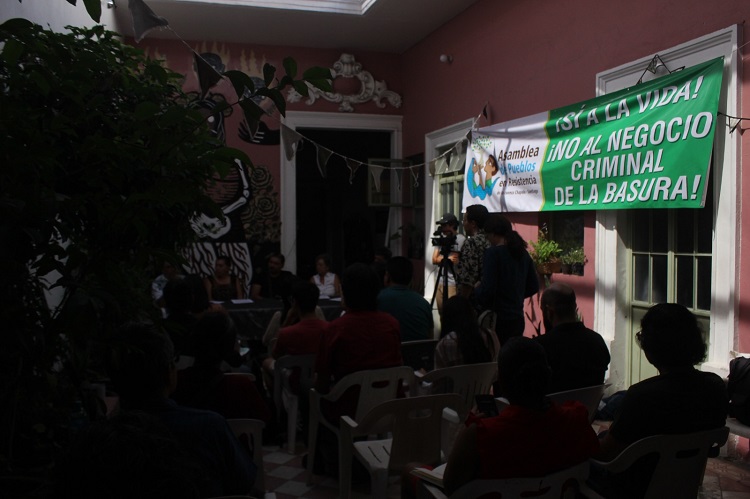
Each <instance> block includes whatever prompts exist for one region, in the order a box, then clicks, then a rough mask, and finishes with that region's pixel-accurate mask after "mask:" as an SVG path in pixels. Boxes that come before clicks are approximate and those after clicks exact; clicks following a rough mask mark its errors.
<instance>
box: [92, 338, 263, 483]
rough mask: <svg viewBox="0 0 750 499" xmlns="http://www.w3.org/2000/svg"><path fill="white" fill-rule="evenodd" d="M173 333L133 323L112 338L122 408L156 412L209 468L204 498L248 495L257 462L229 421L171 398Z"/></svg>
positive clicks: (110, 356)
mask: <svg viewBox="0 0 750 499" xmlns="http://www.w3.org/2000/svg"><path fill="white" fill-rule="evenodd" d="M174 359H175V353H174V347H173V345H172V342H171V340H170V339H169V336H167V335H166V334H164V333H162V332H160V331H158V330H157V329H156V328H155V327H154V326H153V325H150V324H144V323H133V324H128V325H126V326H125V327H123V328H122V329H121V330H120V331H119V332H118V334H116V335H115V337H114V338H113V339H112V341H111V345H110V349H109V351H108V352H107V356H106V359H105V363H106V367H107V373H108V374H109V377H110V379H111V381H112V385H113V387H114V389H115V391H116V392H117V394H118V395H119V397H120V407H121V408H122V410H125V411H130V410H140V411H144V412H147V413H149V414H151V415H154V416H156V417H157V418H159V420H161V422H162V423H163V424H164V425H165V426H166V427H167V429H169V431H170V432H171V433H172V435H173V436H174V437H175V439H176V440H177V442H178V443H179V444H180V445H181V446H182V447H183V448H184V449H185V452H187V454H188V455H189V456H190V459H191V460H192V461H193V462H195V463H196V464H197V465H198V466H199V468H200V469H201V470H202V471H203V473H204V476H205V480H203V481H202V483H201V484H200V485H199V490H200V494H201V496H202V497H212V496H221V495H228V494H247V493H248V492H249V491H250V489H251V488H252V484H253V482H254V480H255V474H256V470H257V468H256V466H255V464H253V462H252V460H251V457H250V455H249V453H248V451H247V449H245V448H243V447H242V445H241V444H240V442H239V440H238V439H237V438H236V437H235V436H234V434H233V433H232V431H231V429H230V428H229V425H228V424H227V422H226V420H225V419H224V418H223V417H222V416H220V415H219V414H216V413H215V412H210V411H204V410H198V409H191V408H187V407H181V406H178V405H177V404H176V403H175V402H174V401H173V400H171V399H170V398H169V395H170V393H171V392H172V391H173V390H174V388H175V384H176V381H177V370H176V369H175V365H174Z"/></svg>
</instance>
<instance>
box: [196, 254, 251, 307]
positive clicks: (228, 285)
mask: <svg viewBox="0 0 750 499" xmlns="http://www.w3.org/2000/svg"><path fill="white" fill-rule="evenodd" d="M203 285H204V286H205V287H206V293H208V297H209V299H210V300H213V301H229V300H237V299H242V298H244V297H245V293H244V292H243V290H242V288H243V286H242V281H241V280H240V279H239V278H238V277H236V276H235V275H234V274H232V260H230V259H229V257H228V256H224V255H220V256H217V257H216V263H215V264H214V275H212V276H208V277H206V278H205V279H203Z"/></svg>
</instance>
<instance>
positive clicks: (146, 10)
mask: <svg viewBox="0 0 750 499" xmlns="http://www.w3.org/2000/svg"><path fill="white" fill-rule="evenodd" d="M128 8H129V9H130V14H131V15H132V16H133V36H135V41H136V42H140V41H141V40H143V38H144V37H145V36H146V33H148V32H149V31H151V30H152V29H154V28H160V27H162V26H169V21H167V20H166V19H164V18H163V17H161V16H157V15H156V14H154V11H153V10H151V8H150V7H149V6H148V5H146V2H144V1H143V0H130V1H129V3H128Z"/></svg>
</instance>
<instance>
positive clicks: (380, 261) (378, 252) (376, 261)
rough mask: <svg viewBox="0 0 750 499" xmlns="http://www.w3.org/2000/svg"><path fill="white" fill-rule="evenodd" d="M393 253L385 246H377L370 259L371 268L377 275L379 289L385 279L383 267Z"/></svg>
mask: <svg viewBox="0 0 750 499" xmlns="http://www.w3.org/2000/svg"><path fill="white" fill-rule="evenodd" d="M392 256H393V253H392V252H391V250H390V249H389V248H388V247H387V246H379V247H377V248H375V255H374V256H373V259H372V265H371V266H372V268H373V270H374V271H375V273H376V274H377V275H378V279H379V282H380V287H381V288H382V287H383V280H384V279H385V267H386V264H387V263H388V260H390V259H391V257H392Z"/></svg>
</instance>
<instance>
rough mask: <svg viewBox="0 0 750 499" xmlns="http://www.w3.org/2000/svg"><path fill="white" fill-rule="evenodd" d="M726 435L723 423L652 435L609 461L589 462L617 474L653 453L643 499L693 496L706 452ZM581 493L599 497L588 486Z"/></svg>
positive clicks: (703, 467) (699, 482)
mask: <svg viewBox="0 0 750 499" xmlns="http://www.w3.org/2000/svg"><path fill="white" fill-rule="evenodd" d="M728 436H729V428H727V427H726V426H722V427H720V428H715V429H713V430H706V431H699V432H696V433H684V434H680V435H654V436H651V437H646V438H643V439H641V440H638V441H637V442H634V443H632V444H630V445H629V446H628V447H627V448H626V449H625V450H624V451H622V452H621V453H620V455H618V456H617V457H616V458H614V459H613V460H612V461H609V462H602V461H596V460H594V459H592V460H590V462H591V465H592V466H593V467H596V468H599V469H602V470H605V471H609V472H612V473H621V472H623V471H625V470H627V469H628V468H630V466H632V465H633V463H635V462H636V461H637V460H638V459H639V458H641V457H643V456H646V455H648V454H656V455H657V456H658V460H657V462H656V465H655V468H654V472H653V474H652V475H651V481H650V482H649V484H648V489H647V490H646V493H645V494H644V499H661V498H664V497H697V495H698V489H699V488H700V486H701V483H702V482H703V474H704V473H705V471H706V461H707V460H708V454H709V452H710V451H711V450H712V449H718V448H719V447H721V446H722V445H724V444H725V443H726V441H727V437H728ZM584 494H585V495H586V496H587V497H594V498H596V497H601V496H600V495H599V494H597V493H596V492H595V491H593V490H591V489H588V488H587V489H586V490H584Z"/></svg>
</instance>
